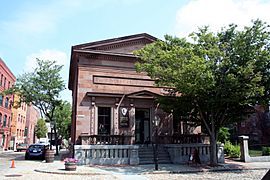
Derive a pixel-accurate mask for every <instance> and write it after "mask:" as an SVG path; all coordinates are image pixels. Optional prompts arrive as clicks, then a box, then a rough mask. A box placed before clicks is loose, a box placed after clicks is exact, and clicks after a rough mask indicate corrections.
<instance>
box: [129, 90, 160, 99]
mask: <svg viewBox="0 0 270 180" xmlns="http://www.w3.org/2000/svg"><path fill="white" fill-rule="evenodd" d="M158 96H160V95H159V94H156V93H153V92H151V91H147V90H142V91H137V92H133V93H130V94H127V97H129V98H144V99H154V98H156V97H158Z"/></svg>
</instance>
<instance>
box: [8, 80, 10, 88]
mask: <svg viewBox="0 0 270 180" xmlns="http://www.w3.org/2000/svg"><path fill="white" fill-rule="evenodd" d="M9 88H10V81H8V89H9Z"/></svg>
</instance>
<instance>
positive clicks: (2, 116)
mask: <svg viewBox="0 0 270 180" xmlns="http://www.w3.org/2000/svg"><path fill="white" fill-rule="evenodd" d="M15 81H16V77H15V76H14V75H13V74H12V72H11V71H10V70H9V68H8V67H7V66H6V64H5V63H4V61H3V60H2V59H1V58H0V92H3V91H4V90H7V89H9V88H10V87H12V85H13V84H14V83H15ZM13 102H14V96H13V95H7V96H3V95H0V146H1V148H3V149H4V150H7V149H8V148H9V147H10V141H11V120H12V114H11V113H12V111H11V107H12V103H13Z"/></svg>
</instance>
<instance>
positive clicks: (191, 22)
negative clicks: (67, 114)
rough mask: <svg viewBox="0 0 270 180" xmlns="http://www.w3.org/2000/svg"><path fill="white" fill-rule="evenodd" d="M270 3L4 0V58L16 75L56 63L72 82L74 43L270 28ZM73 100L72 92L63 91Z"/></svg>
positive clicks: (0, 8)
mask: <svg viewBox="0 0 270 180" xmlns="http://www.w3.org/2000/svg"><path fill="white" fill-rule="evenodd" d="M269 9H270V2H269V1H266V0H218V1H216V0H192V1H191V0H169V1H166V0H12V1H11V0H1V2H0V57H1V58H2V59H3V60H4V62H5V63H6V64H7V66H8V67H9V68H10V70H11V71H12V72H13V74H14V75H15V76H18V75H19V74H22V73H23V72H26V71H30V70H31V68H33V67H34V64H35V58H37V57H38V58H41V59H51V60H56V61H57V62H58V63H59V64H63V65H64V68H63V71H62V72H61V75H62V77H63V79H64V80H65V82H66V84H67V82H68V72H69V61H70V50H71V46H72V45H76V44H81V43H86V42H92V41H96V40H102V39H107V38H114V37H120V36H125V35H131V34H136V33H142V32H146V33H149V34H151V35H153V36H155V37H157V38H160V39H162V38H163V36H164V34H171V35H174V36H179V37H183V36H186V35H187V34H188V33H191V32H192V31H194V30H196V29H197V27H198V26H202V25H209V26H210V27H211V28H212V29H213V30H218V29H219V28H220V27H222V26H225V25H228V24H229V23H237V24H239V25H240V27H241V26H244V25H248V23H250V20H251V19H256V18H260V19H262V20H264V21H266V22H268V23H269V24H270V16H269V15H268V10H269ZM62 97H63V99H65V100H69V101H71V92H69V90H65V91H64V92H63V93H62Z"/></svg>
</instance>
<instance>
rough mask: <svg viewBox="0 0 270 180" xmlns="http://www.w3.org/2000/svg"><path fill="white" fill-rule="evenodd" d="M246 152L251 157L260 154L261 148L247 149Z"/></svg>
mask: <svg viewBox="0 0 270 180" xmlns="http://www.w3.org/2000/svg"><path fill="white" fill-rule="evenodd" d="M248 152H249V155H250V156H251V157H255V156H262V151H261V150H248Z"/></svg>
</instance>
